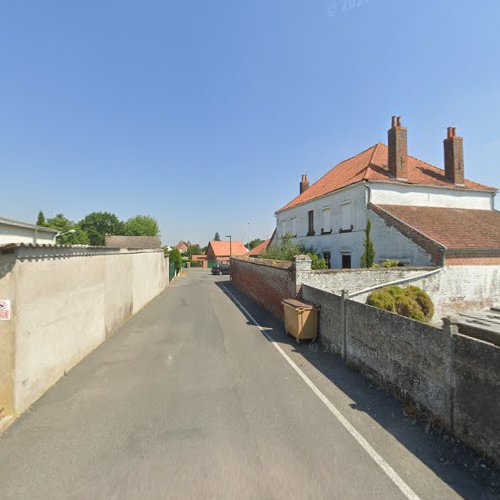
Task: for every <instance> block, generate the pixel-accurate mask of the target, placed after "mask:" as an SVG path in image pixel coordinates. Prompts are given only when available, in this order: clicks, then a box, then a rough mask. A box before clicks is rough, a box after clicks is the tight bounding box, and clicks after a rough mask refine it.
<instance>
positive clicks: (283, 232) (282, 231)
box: [281, 220, 286, 236]
mask: <svg viewBox="0 0 500 500" xmlns="http://www.w3.org/2000/svg"><path fill="white" fill-rule="evenodd" d="M285 234H286V220H282V221H281V236H285Z"/></svg>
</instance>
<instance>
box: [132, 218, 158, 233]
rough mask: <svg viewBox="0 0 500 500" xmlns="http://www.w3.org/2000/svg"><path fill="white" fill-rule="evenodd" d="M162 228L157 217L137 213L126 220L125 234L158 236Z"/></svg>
mask: <svg viewBox="0 0 500 500" xmlns="http://www.w3.org/2000/svg"><path fill="white" fill-rule="evenodd" d="M159 232H160V229H159V227H158V223H157V222H156V219H154V218H153V217H151V216H149V215H136V216H135V217H131V218H130V219H128V220H127V221H126V222H125V225H124V229H123V234H124V235H125V236H158V233H159Z"/></svg>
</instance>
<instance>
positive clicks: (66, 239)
mask: <svg viewBox="0 0 500 500" xmlns="http://www.w3.org/2000/svg"><path fill="white" fill-rule="evenodd" d="M45 225H46V226H47V227H51V228H53V229H56V230H57V231H59V232H60V233H67V232H68V231H70V230H74V231H75V232H74V233H69V234H62V235H61V236H58V237H57V243H58V244H59V245H88V244H89V237H88V235H87V233H86V232H85V231H84V230H83V229H81V228H80V227H78V226H77V225H76V224H75V223H74V222H73V221H71V220H69V219H67V218H66V217H64V215H63V214H57V215H56V216H55V217H52V218H51V219H47V222H46V224H45Z"/></svg>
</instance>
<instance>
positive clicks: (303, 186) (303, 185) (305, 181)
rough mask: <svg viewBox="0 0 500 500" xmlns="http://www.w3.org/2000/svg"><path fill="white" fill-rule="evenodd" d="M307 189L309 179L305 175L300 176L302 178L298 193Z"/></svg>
mask: <svg viewBox="0 0 500 500" xmlns="http://www.w3.org/2000/svg"><path fill="white" fill-rule="evenodd" d="M308 189H309V179H308V178H307V175H303V176H302V180H301V181H300V194H302V193H303V192H304V191H307V190H308Z"/></svg>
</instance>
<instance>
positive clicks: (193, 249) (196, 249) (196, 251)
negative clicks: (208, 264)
mask: <svg viewBox="0 0 500 500" xmlns="http://www.w3.org/2000/svg"><path fill="white" fill-rule="evenodd" d="M186 255H187V256H188V257H191V256H192V255H203V252H202V250H201V248H200V245H198V244H196V245H188V249H187V251H186Z"/></svg>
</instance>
